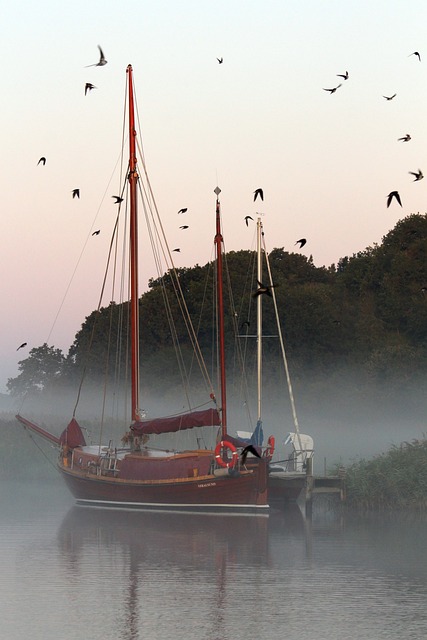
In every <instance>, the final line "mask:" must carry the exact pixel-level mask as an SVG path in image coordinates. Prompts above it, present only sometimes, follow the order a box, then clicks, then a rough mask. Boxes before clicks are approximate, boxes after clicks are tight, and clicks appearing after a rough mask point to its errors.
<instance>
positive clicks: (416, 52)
mask: <svg viewBox="0 0 427 640" xmlns="http://www.w3.org/2000/svg"><path fill="white" fill-rule="evenodd" d="M411 56H417V58H418V60H419V61H420V62H421V56H420V54H419V53H418V51H414V53H410V54H409V56H408V58H410V57H411Z"/></svg>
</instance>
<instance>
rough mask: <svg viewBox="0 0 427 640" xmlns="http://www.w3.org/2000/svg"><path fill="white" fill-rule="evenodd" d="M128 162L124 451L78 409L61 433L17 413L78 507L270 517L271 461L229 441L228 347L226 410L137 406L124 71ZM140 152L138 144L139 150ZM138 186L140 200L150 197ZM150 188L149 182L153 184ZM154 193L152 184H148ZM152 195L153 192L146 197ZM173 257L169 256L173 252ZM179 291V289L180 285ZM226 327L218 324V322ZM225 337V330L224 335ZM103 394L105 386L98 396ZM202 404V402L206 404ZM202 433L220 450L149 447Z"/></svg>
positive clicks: (133, 165)
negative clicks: (157, 439)
mask: <svg viewBox="0 0 427 640" xmlns="http://www.w3.org/2000/svg"><path fill="white" fill-rule="evenodd" d="M127 98H128V130H129V163H128V167H127V182H128V188H129V202H130V223H129V236H130V239H129V242H130V257H129V263H130V314H129V315H130V336H131V346H130V350H131V380H132V383H131V424H130V426H129V427H126V428H125V434H124V436H123V437H122V440H121V446H115V445H114V444H113V441H109V442H108V444H100V443H98V444H90V443H89V444H88V443H87V442H86V439H85V436H84V433H83V429H82V427H81V426H80V424H79V423H78V421H77V419H76V409H75V410H74V413H73V417H72V419H71V421H70V422H69V424H68V426H67V427H66V428H65V430H64V431H63V432H62V434H61V435H60V436H55V435H54V434H52V433H50V432H48V431H47V430H46V429H44V428H42V427H40V426H39V425H37V424H36V423H34V422H32V421H30V420H28V419H27V418H24V417H23V416H21V415H18V416H17V419H18V420H19V422H20V423H21V424H22V425H23V426H24V428H25V429H29V430H30V431H32V432H35V433H38V434H39V435H40V436H42V437H44V438H45V439H47V440H49V441H50V442H51V443H53V444H54V445H55V446H56V447H58V450H59V455H58V460H57V468H58V470H59V472H60V474H61V475H62V477H63V478H64V480H65V482H66V484H67V486H68V488H69V489H70V491H71V493H72V494H73V495H74V497H75V499H76V502H77V504H79V505H85V506H96V507H112V508H126V509H156V510H172V511H175V510H178V511H214V512H217V511H226V512H233V513H234V512H238V513H256V514H266V515H267V514H268V503H267V461H266V460H261V461H260V463H259V464H257V465H256V467H253V468H252V467H251V468H248V467H246V465H245V464H244V461H243V462H242V458H241V456H240V455H239V454H240V451H239V449H238V447H236V446H234V444H233V443H231V442H229V440H228V433H227V418H226V391H225V390H226V385H225V366H224V345H223V344H222V346H221V348H220V351H221V354H222V355H221V358H222V364H221V371H222V372H223V377H222V382H221V406H220V407H217V403H216V398H215V395H214V393H213V392H212V393H211V394H210V398H209V402H210V404H211V406H210V407H208V408H200V407H198V408H194V409H190V410H189V411H186V412H185V413H177V414H174V415H170V416H167V417H158V418H152V419H146V418H145V417H144V414H143V412H142V410H141V409H140V406H141V405H140V381H139V373H140V364H139V344H140V338H139V331H140V320H139V289H138V216H137V214H138V207H137V196H138V186H139V185H138V183H139V179H140V176H139V166H141V168H142V172H143V175H145V176H147V173H146V167H145V162H144V158H143V154H142V153H141V154H140V158H139V160H140V164H138V160H137V146H138V145H137V139H136V137H137V133H136V124H135V105H134V82H133V70H132V66H131V65H129V66H128V67H127ZM138 148H139V146H138ZM146 184H147V183H144V188H143V189H141V188H140V189H139V191H140V192H141V195H144V194H145V193H146V191H145V188H146ZM148 184H149V182H148ZM148 188H150V187H148ZM219 192H220V190H219V189H216V195H217V199H216V216H217V226H216V246H217V256H216V263H217V278H218V284H219V286H218V305H219V307H221V304H222V302H221V299H222V288H221V283H222V262H221V229H220V221H219V208H220V204H219V199H218V197H219ZM149 195H150V194H149ZM169 255H170V252H169ZM178 286H179V285H178ZM220 323H221V319H220ZM222 339H223V332H222ZM102 391H103V390H101V389H100V393H102ZM203 406H204V405H203ZM198 428H208V429H212V430H214V433H215V435H216V438H215V439H214V442H216V446H214V447H211V448H202V447H201V446H200V445H199V442H197V440H196V445H197V446H195V447H194V448H182V449H181V448H169V447H168V448H167V449H166V448H164V449H162V448H159V447H155V446H150V438H151V437H152V436H153V435H154V434H174V435H176V434H181V432H185V433H186V434H187V435H188V432H191V430H193V429H194V430H196V432H197V429H198Z"/></svg>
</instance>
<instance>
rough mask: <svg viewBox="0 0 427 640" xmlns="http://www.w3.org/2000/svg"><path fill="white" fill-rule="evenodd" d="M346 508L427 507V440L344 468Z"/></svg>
mask: <svg viewBox="0 0 427 640" xmlns="http://www.w3.org/2000/svg"><path fill="white" fill-rule="evenodd" d="M345 486H346V494H347V505H348V506H349V507H355V508H358V509H365V510H370V509H376V510H380V509H382V510H391V509H417V510H425V509H426V508H427V439H425V438H423V439H422V440H413V441H412V442H403V443H402V444H400V445H399V446H395V445H394V446H392V447H391V448H390V449H389V450H388V451H387V452H386V453H383V454H381V455H378V456H375V457H374V458H373V459H371V460H365V459H362V460H359V461H357V462H354V463H353V464H351V465H350V466H349V467H348V468H347V473H346V478H345Z"/></svg>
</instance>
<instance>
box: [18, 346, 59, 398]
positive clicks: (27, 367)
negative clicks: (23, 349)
mask: <svg viewBox="0 0 427 640" xmlns="http://www.w3.org/2000/svg"><path fill="white" fill-rule="evenodd" d="M63 364H64V355H63V353H62V351H61V350H60V349H55V347H49V346H48V345H47V344H46V343H44V344H43V345H42V346H41V347H35V348H33V349H31V351H30V353H29V356H28V358H26V359H25V360H21V361H20V362H18V367H19V370H20V373H19V375H18V376H17V377H16V378H9V380H8V381H7V385H6V386H7V389H8V391H9V393H10V394H11V395H12V396H18V395H39V394H41V393H42V392H43V391H46V390H48V389H52V388H54V387H55V385H56V384H57V383H58V381H59V380H60V378H61V374H62V367H63Z"/></svg>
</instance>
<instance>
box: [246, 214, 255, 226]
mask: <svg viewBox="0 0 427 640" xmlns="http://www.w3.org/2000/svg"><path fill="white" fill-rule="evenodd" d="M249 220H252V222H253V220H254V219H253V218H252V217H251V216H245V222H246V226H247V227H249Z"/></svg>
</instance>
